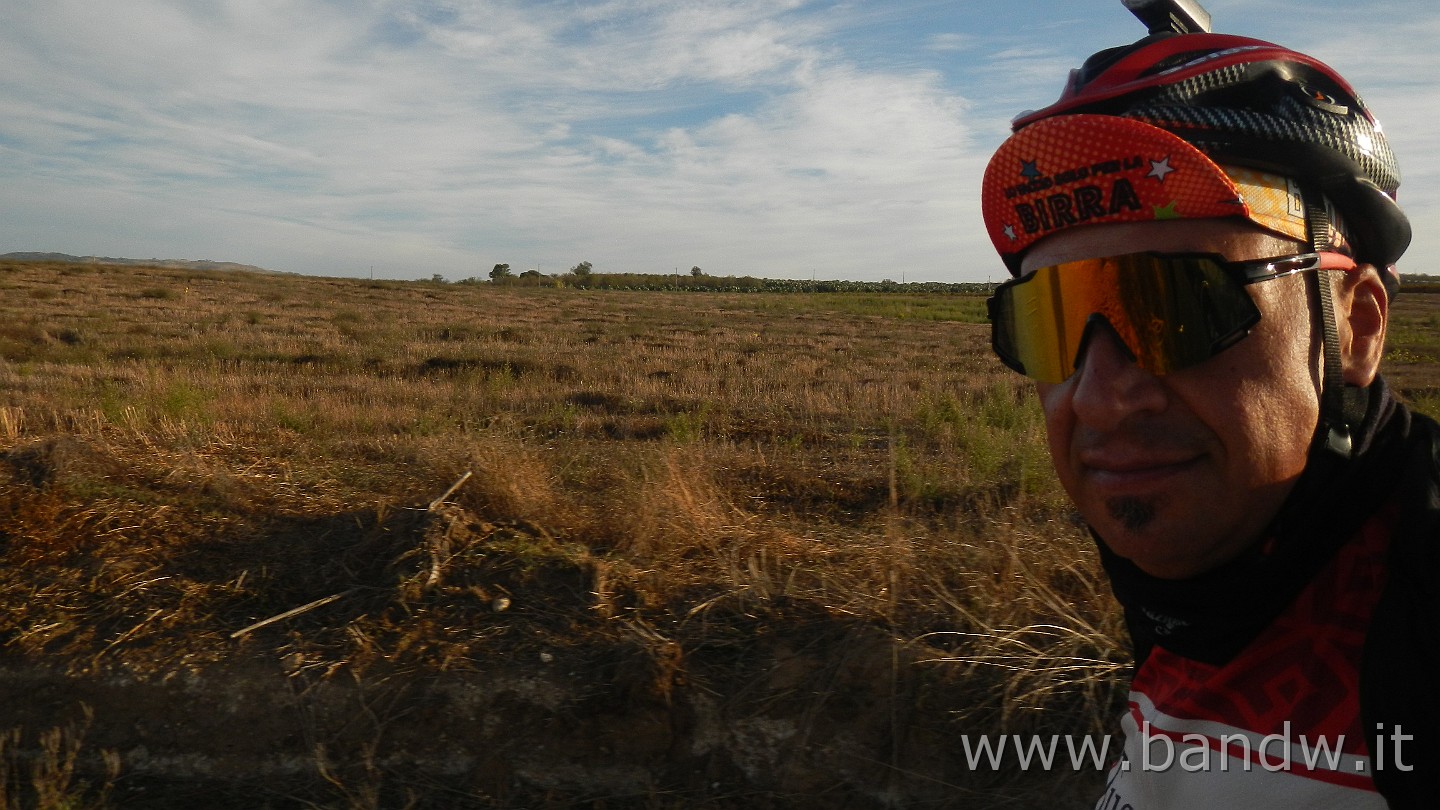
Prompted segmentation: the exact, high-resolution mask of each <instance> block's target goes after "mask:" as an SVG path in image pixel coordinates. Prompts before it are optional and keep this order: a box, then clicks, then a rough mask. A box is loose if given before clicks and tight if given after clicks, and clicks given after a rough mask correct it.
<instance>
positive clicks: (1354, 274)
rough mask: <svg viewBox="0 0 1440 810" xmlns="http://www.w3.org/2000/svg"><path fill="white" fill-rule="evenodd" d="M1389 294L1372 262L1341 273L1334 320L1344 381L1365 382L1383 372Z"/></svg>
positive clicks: (1351, 383) (1359, 384)
mask: <svg viewBox="0 0 1440 810" xmlns="http://www.w3.org/2000/svg"><path fill="white" fill-rule="evenodd" d="M1389 315H1390V298H1389V296H1387V295H1386V294H1385V285H1384V284H1382V283H1381V282H1380V273H1379V271H1377V270H1376V269H1375V268H1374V267H1373V266H1371V265H1362V266H1361V267H1360V269H1358V270H1353V271H1351V272H1348V273H1342V274H1340V283H1339V286H1338V288H1337V289H1336V295H1335V320H1336V322H1337V325H1338V327H1339V331H1340V359H1341V365H1342V367H1343V368H1344V371H1345V382H1347V383H1349V384H1350V385H1355V386H1362V387H1363V386H1366V385H1369V384H1370V383H1372V382H1374V381H1375V376H1376V375H1377V374H1379V373H1380V358H1381V356H1382V355H1383V354H1384V353H1385V325H1386V322H1387V319H1388V317H1389Z"/></svg>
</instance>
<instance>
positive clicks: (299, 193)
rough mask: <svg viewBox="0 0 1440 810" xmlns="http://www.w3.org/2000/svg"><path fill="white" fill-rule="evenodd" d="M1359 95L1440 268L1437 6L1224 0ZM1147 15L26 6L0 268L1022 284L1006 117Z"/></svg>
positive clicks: (1414, 0) (780, 6)
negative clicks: (1009, 260)
mask: <svg viewBox="0 0 1440 810" xmlns="http://www.w3.org/2000/svg"><path fill="white" fill-rule="evenodd" d="M1205 7H1206V8H1207V9H1208V10H1209V11H1210V13H1211V14H1212V16H1213V17H1214V27H1215V30H1217V31H1222V32H1226V33H1236V34H1244V35H1247V36H1254V37H1259V38H1261V39H1268V40H1272V41H1277V42H1280V43H1282V44H1285V45H1287V46H1289V47H1292V48H1295V49H1297V50H1301V51H1304V52H1306V53H1309V54H1311V55H1313V56H1316V57H1318V58H1320V59H1321V60H1323V61H1325V62H1328V63H1329V64H1331V65H1332V66H1334V67H1335V68H1337V69H1338V70H1339V71H1340V72H1341V73H1342V74H1343V75H1345V76H1346V78H1347V79H1349V80H1350V82H1351V83H1352V84H1353V85H1355V86H1356V88H1357V89H1359V91H1360V92H1361V94H1362V95H1363V96H1364V97H1365V99H1366V101H1367V103H1368V104H1369V105H1370V107H1371V108H1372V110H1373V111H1374V112H1375V113H1376V115H1377V116H1378V117H1379V119H1380V121H1381V122H1382V124H1383V126H1384V128H1385V131H1386V133H1387V134H1388V136H1389V137H1390V140H1391V143H1392V146H1393V147H1394V148H1395V151H1396V152H1397V154H1398V155H1399V157H1400V161H1401V167H1402V171H1403V183H1402V186H1401V191H1400V201H1401V204H1402V205H1403V206H1404V207H1405V209H1406V210H1407V212H1408V213H1409V215H1410V218H1411V220H1412V222H1413V223H1414V226H1415V231H1416V238H1415V241H1414V243H1413V244H1412V247H1411V250H1410V253H1409V254H1408V255H1407V257H1406V259H1404V260H1402V262H1401V270H1402V272H1405V271H1408V272H1432V273H1433V272H1436V271H1435V270H1433V269H1432V268H1429V267H1428V266H1426V265H1425V264H1424V263H1423V259H1421V258H1420V257H1423V256H1425V255H1429V254H1430V253H1433V252H1435V251H1436V250H1437V249H1440V128H1437V127H1435V126H1434V123H1433V122H1434V120H1435V118H1436V116H1437V114H1440V83H1437V82H1436V81H1435V80H1434V79H1435V77H1437V76H1440V4H1437V3H1435V2H1434V0H1375V2H1360V3H1356V2H1354V0H1263V2H1262V1H1261V0H1209V1H1208V2H1205ZM1143 34H1144V30H1143V27H1142V26H1141V25H1140V23H1139V22H1138V21H1136V20H1135V19H1134V18H1133V17H1131V16H1130V14H1129V12H1128V11H1126V10H1125V8H1124V7H1123V6H1122V5H1121V2H1120V0H1049V1H1048V2H1041V1H1040V0H948V1H947V2H940V1H939V0H848V1H847V0H840V1H836V0H817V1H816V2H807V1H806V0H592V1H591V2H576V1H573V0H572V1H564V2H562V1H559V0H556V1H554V2H522V1H520V0H110V1H109V2H103V3H97V2H94V1H93V0H4V2H3V4H0V253H4V252H9V251H53V252H61V253H70V254H75V255H98V256H115V257H126V258H165V259H210V260H215V261H231V262H240V263H244V264H253V265H258V266H261V267H265V268H268V269H272V270H280V271H287V272H296V273H306V274H314V275H325V276H354V277H365V276H374V277H376V278H431V277H432V276H434V275H436V274H439V275H441V276H444V277H445V278H447V279H449V280H452V281H453V280H460V279H464V278H470V277H482V278H483V277H486V276H487V275H488V273H489V271H490V269H491V268H492V267H493V266H494V265H495V264H498V263H506V264H509V265H510V266H511V268H512V269H513V270H514V271H515V272H517V273H518V272H522V271H524V270H527V269H537V270H539V271H540V272H543V273H561V272H565V271H567V270H568V269H569V268H571V267H573V266H574V265H576V264H578V263H580V262H581V261H588V262H590V263H591V264H592V265H593V267H594V270H595V272H600V273H605V272H616V273H618V272H640V273H670V272H674V271H676V270H677V269H678V270H679V271H680V272H688V271H689V270H690V268H691V267H696V266H698V267H700V268H702V270H703V271H704V272H706V273H708V274H711V275H722V276H723V275H736V276H739V275H754V276H765V277H770V278H810V277H818V278H825V279H833V278H841V279H852V280H879V279H884V278H889V279H894V280H897V281H899V280H906V281H942V282H960V281H985V280H999V279H1000V278H1001V277H1002V276H1003V275H1004V270H1003V268H1002V267H1001V265H1000V262H999V260H998V258H997V257H996V255H995V252H994V250H993V248H992V247H991V246H990V243H989V240H988V239H987V237H986V235H985V231H984V227H983V223H982V220H981V216H980V210H979V202H978V200H979V189H980V178H981V174H982V172H983V170H984V166H985V163H986V161H987V160H988V158H989V155H990V154H991V153H992V152H993V151H994V150H995V148H996V147H997V146H998V145H999V144H1000V143H1001V142H1002V141H1003V140H1004V138H1005V137H1006V135H1007V133H1008V129H1009V120H1010V119H1011V118H1012V117H1013V116H1014V115H1015V114H1016V113H1018V112H1020V111H1021V110H1025V109H1033V108H1039V107H1043V106H1045V105H1047V104H1049V103H1051V102H1052V101H1054V100H1055V99H1056V97H1058V95H1059V92H1060V89H1061V86H1062V84H1063V82H1064V79H1065V76H1066V74H1067V72H1068V71H1069V69H1070V68H1072V67H1076V66H1078V65H1079V64H1080V63H1081V62H1082V61H1083V60H1084V59H1085V57H1086V56H1087V55H1089V54H1090V53H1092V52H1094V51H1096V50H1099V49H1101V48H1104V47H1110V46H1114V45H1121V44H1125V43H1128V42H1130V41H1132V40H1134V39H1137V38H1139V37H1140V36H1142V35H1143Z"/></svg>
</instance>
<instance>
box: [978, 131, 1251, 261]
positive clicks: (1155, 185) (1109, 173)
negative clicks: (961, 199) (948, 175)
mask: <svg viewBox="0 0 1440 810" xmlns="http://www.w3.org/2000/svg"><path fill="white" fill-rule="evenodd" d="M981 207H982V210H983V211H984V215H985V227H986V230H987V231H988V232H989V234H990V239H991V241H992V242H993V243H994V244H995V249H996V250H997V251H999V252H1000V255H1001V257H1002V258H1004V259H1005V261H1006V264H1007V265H1009V266H1010V269H1011V272H1016V271H1017V270H1018V267H1019V263H1020V258H1021V257H1022V256H1023V254H1024V252H1025V250H1026V249H1027V248H1029V247H1030V246H1031V245H1033V244H1034V243H1035V242H1037V241H1038V240H1040V239H1042V238H1044V237H1046V236H1049V235H1051V234H1053V233H1056V232H1059V231H1062V230H1066V229H1069V228H1074V227H1079V226H1084V225H1098V224H1104V223H1112V222H1155V221H1161V220H1174V219H1208V218H1214V217H1229V216H1238V217H1247V218H1248V217H1250V209H1249V207H1248V206H1247V205H1246V203H1245V200H1244V198H1243V197H1242V195H1241V193H1240V191H1239V189H1238V187H1237V186H1236V185H1235V183H1234V182H1233V181H1232V180H1231V179H1230V178H1229V177H1228V176H1227V175H1226V174H1225V171H1224V170H1223V169H1221V168H1220V166H1218V165H1217V164H1216V163H1215V162H1214V161H1212V160H1211V159H1210V158H1208V157H1206V156H1205V154H1204V153H1203V152H1201V151H1200V150H1199V149H1196V148H1195V147H1194V146H1191V145H1190V144H1189V143H1187V142H1185V141H1184V140H1182V139H1180V138H1179V137H1177V136H1175V135H1172V134H1171V133H1169V132H1166V131H1165V130H1163V129H1160V128H1158V127H1154V126H1151V125H1149V124H1146V123H1142V122H1140V121H1134V120H1131V119H1128V118H1117V117H1114V116H1108V115H1066V116H1058V117H1055V118H1047V119H1045V120H1042V121H1037V122H1035V123H1034V124H1031V125H1029V126H1027V127H1025V128H1024V129H1022V130H1020V131H1019V132H1017V133H1015V134H1014V135H1013V136H1011V137H1010V139H1009V140H1007V141H1006V142H1005V143H1004V144H1002V145H1001V146H1000V148H999V150H997V151H996V152H995V155H994V157H992V158H991V159H990V165H989V166H987V167H986V169H985V179H984V184H983V187H982V192H981Z"/></svg>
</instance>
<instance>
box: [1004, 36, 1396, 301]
mask: <svg viewBox="0 0 1440 810" xmlns="http://www.w3.org/2000/svg"><path fill="white" fill-rule="evenodd" d="M1081 113H1088V114H1099V115H1110V116H1118V117H1123V118H1129V119H1134V120H1138V121H1142V122H1144V123H1147V124H1150V125H1152V126H1155V127H1159V128H1161V129H1164V130H1166V131H1168V132H1171V133H1173V134H1175V135H1177V136H1179V137H1180V138H1181V139H1183V140H1185V141H1187V142H1188V143H1190V144H1192V145H1193V146H1195V147H1196V148H1198V149H1199V150H1200V151H1201V152H1203V153H1205V154H1206V155H1207V156H1209V157H1210V158H1211V159H1213V160H1214V161H1216V162H1217V163H1221V164H1226V165H1235V166H1242V167H1247V168H1253V169H1258V170H1261V171H1265V172H1273V173H1276V174H1280V175H1284V176H1286V177H1290V178H1293V179H1294V180H1296V181H1298V182H1299V183H1300V184H1301V186H1302V188H1309V189H1313V190H1315V191H1318V192H1320V193H1322V194H1323V195H1324V196H1325V197H1326V198H1327V199H1329V200H1330V201H1331V203H1332V204H1333V205H1334V206H1335V208H1336V209H1337V210H1338V213H1339V214H1340V217H1341V219H1342V220H1343V222H1344V224H1345V230H1346V233H1347V235H1348V236H1349V238H1350V239H1351V240H1352V241H1353V242H1354V243H1355V244H1356V247H1357V249H1356V253H1357V258H1360V259H1361V260H1363V261H1368V262H1370V263H1373V264H1375V265H1377V266H1379V267H1381V268H1386V267H1387V266H1389V265H1392V264H1394V262H1395V261H1396V260H1397V259H1398V258H1399V257H1400V255H1401V254H1402V253H1403V252H1404V251H1405V248H1406V247H1407V246H1408V245H1409V243H1410V223H1409V220H1407V219H1406V217H1405V214H1404V212H1402V211H1401V210H1400V206H1399V205H1398V204H1396V202H1395V192H1396V189H1397V188H1398V187H1399V185H1400V169H1399V166H1398V165H1397V163H1396V161H1395V155H1394V153H1393V152H1392V151H1391V150H1390V144H1389V142H1388V141H1387V140H1386V138H1385V135H1384V133H1383V132H1382V131H1381V129H1380V125H1379V124H1378V123H1377V122H1376V121H1375V117H1374V116H1373V115H1371V113H1370V111H1369V110H1368V109H1367V108H1366V107H1365V104H1364V102H1363V101H1361V99H1360V96H1359V95H1358V94H1357V93H1356V92H1355V91H1354V90H1353V89H1352V88H1351V87H1350V85H1349V84H1348V83H1347V82H1346V81H1345V80H1344V79H1343V78H1341V77H1340V75H1339V74H1337V73H1336V72H1335V71H1334V70H1332V69H1331V68H1330V67H1328V66H1327V65H1325V64H1324V63H1322V62H1320V61H1319V60H1317V59H1314V58H1312V57H1309V56H1306V55H1305V54H1302V53H1297V52H1295V51H1292V50H1289V49H1287V48H1283V47H1281V46H1279V45H1275V44H1272V43H1269V42H1264V41H1261V40H1258V39H1250V38H1247V37H1238V36H1231V35H1227V34H1209V33H1192V34H1176V33H1168V32H1167V33H1160V34H1152V35H1151V36H1148V37H1146V38H1144V39H1142V40H1140V41H1139V42H1136V43H1134V44H1132V45H1128V46H1125V47H1121V48H1111V49H1109V50H1105V51H1101V52H1099V53H1097V54H1095V55H1094V56H1091V57H1090V58H1089V59H1087V60H1086V62H1085V65H1084V66H1083V67H1081V68H1079V69H1078V70H1074V71H1071V75H1070V80H1069V82H1068V83H1067V85H1066V87H1065V91H1064V93H1062V94H1061V96H1060V99H1059V100H1058V101H1056V102H1055V103H1054V104H1052V105H1050V106H1049V107H1046V108H1045V109H1043V110H1038V111H1034V112H1027V113H1023V114H1021V115H1020V116H1019V117H1018V118H1016V119H1015V121H1014V129H1015V131H1017V132H1018V131H1020V130H1021V129H1023V128H1025V127H1026V126H1029V125H1030V124H1033V123H1035V122H1036V121H1040V120H1043V119H1047V118H1053V117H1056V116H1066V115H1072V114H1081ZM1391 275H1393V274H1391Z"/></svg>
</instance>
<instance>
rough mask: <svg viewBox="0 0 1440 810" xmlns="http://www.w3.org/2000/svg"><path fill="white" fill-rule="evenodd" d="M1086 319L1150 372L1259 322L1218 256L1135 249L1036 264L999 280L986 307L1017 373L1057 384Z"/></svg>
mask: <svg viewBox="0 0 1440 810" xmlns="http://www.w3.org/2000/svg"><path fill="white" fill-rule="evenodd" d="M1096 316H1098V317H1100V318H1104V319H1105V321H1106V322H1108V323H1109V325H1110V327H1111V328H1112V329H1113V330H1114V331H1115V334H1116V336H1117V337H1119V339H1120V341H1121V342H1122V343H1123V344H1124V345H1125V347H1126V348H1127V349H1129V351H1130V354H1131V355H1132V356H1133V357H1134V358H1135V362H1136V363H1137V364H1138V365H1139V366H1140V367H1141V368H1144V369H1145V370H1147V371H1149V372H1151V373H1152V374H1166V373H1169V372H1171V371H1176V370H1179V369H1181V368H1185V367H1186V366H1190V365H1194V364H1195V363H1198V362H1201V361H1203V360H1205V359H1208V358H1209V357H1211V356H1213V355H1214V354H1215V353H1216V352H1218V351H1220V350H1221V349H1223V348H1224V347H1225V346H1228V345H1229V344H1230V343H1233V342H1234V341H1235V340H1238V339H1239V338H1240V337H1242V336H1243V335H1244V334H1245V331H1246V330H1248V329H1249V328H1250V327H1251V326H1253V325H1254V324H1255V322H1256V321H1258V320H1259V313H1258V311H1257V310H1256V309H1255V305H1254V302H1252V301H1251V299H1250V296H1249V295H1248V294H1247V293H1246V292H1245V290H1244V288H1243V287H1242V286H1240V284H1239V283H1238V282H1236V281H1235V280H1234V279H1232V278H1231V277H1230V275H1229V274H1228V273H1227V272H1226V269H1225V267H1224V265H1223V264H1222V263H1221V262H1220V261H1218V260H1216V259H1214V258H1212V257H1208V256H1159V255H1154V254H1148V253H1136V254H1129V255H1125V256H1112V257H1105V258H1099V259H1085V260H1082V261H1076V262H1067V263H1065V264H1060V265H1055V266H1052V267H1043V268H1040V269H1039V270H1036V271H1035V272H1034V273H1032V274H1030V275H1029V276H1026V277H1025V278H1023V279H1020V280H1018V281H1016V282H1011V283H1009V284H1007V285H1003V286H1002V287H1001V288H1000V289H998V290H997V291H996V295H995V299H994V302H993V303H992V305H991V317H992V322H993V325H992V328H993V330H994V332H993V342H994V346H995V350H996V352H997V353H998V354H999V355H1000V357H1001V359H1002V360H1004V361H1005V362H1006V364H1007V365H1010V366H1011V367H1012V368H1015V369H1016V370H1017V371H1021V372H1022V373H1024V374H1025V375H1026V376H1029V377H1031V378H1034V379H1036V380H1039V381H1041V382H1061V381H1063V380H1065V379H1067V378H1069V376H1070V375H1071V374H1073V373H1074V372H1075V364H1076V362H1077V360H1078V358H1079V354H1080V351H1081V349H1082V347H1083V345H1084V342H1085V340H1086V338H1087V334H1088V331H1089V329H1090V327H1091V324H1092V323H1093V321H1092V318H1094V317H1096Z"/></svg>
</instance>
